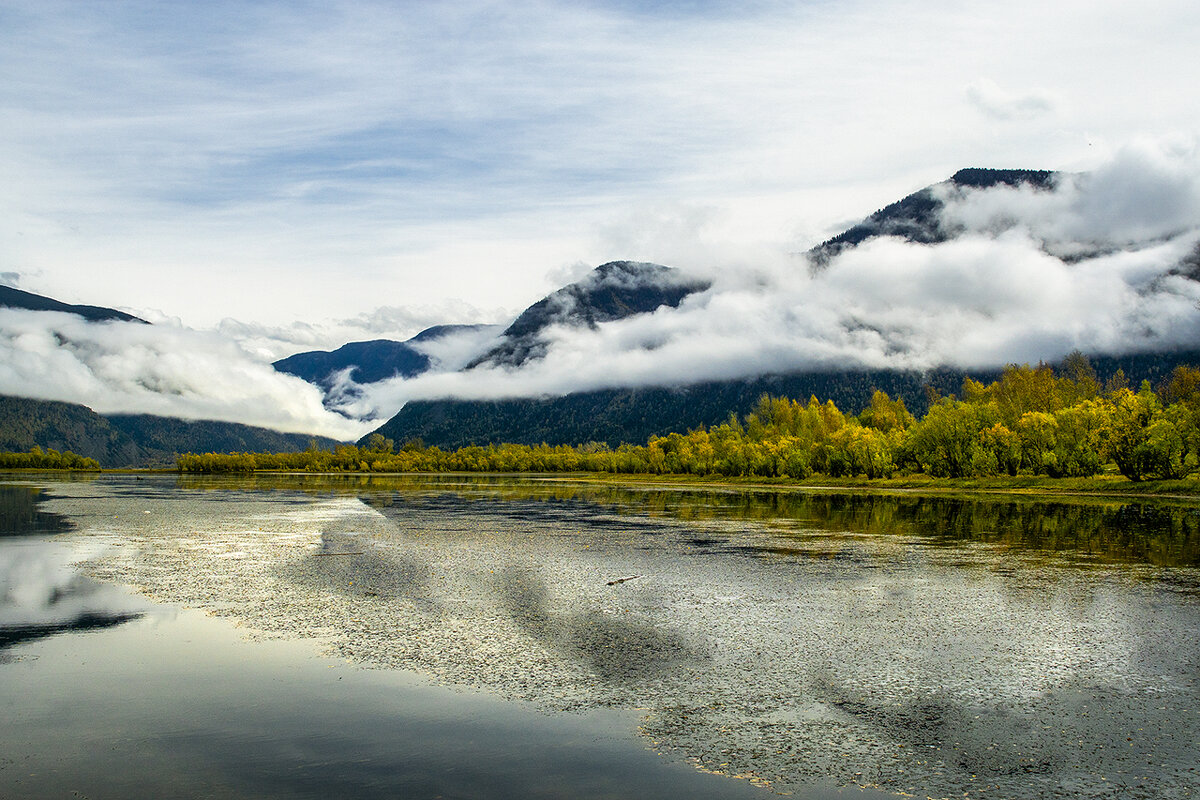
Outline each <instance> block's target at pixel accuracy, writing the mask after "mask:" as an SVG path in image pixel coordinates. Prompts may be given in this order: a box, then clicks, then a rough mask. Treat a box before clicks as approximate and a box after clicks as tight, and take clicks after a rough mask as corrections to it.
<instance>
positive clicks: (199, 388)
mask: <svg viewBox="0 0 1200 800" xmlns="http://www.w3.org/2000/svg"><path fill="white" fill-rule="evenodd" d="M0 394H9V395H17V396H21V397H34V398H39V399H45V400H61V401H65V402H72V403H83V404H85V405H87V406H88V407H90V408H91V409H93V410H94V411H97V412H99V413H101V414H109V413H125V414H138V413H141V414H157V415H160V416H173V417H182V418H184V419H205V420H218V421H226V422H241V423H245V424H248V425H258V426H262V427H267V428H273V429H275V430H280V431H294V432H303V433H313V434H321V435H325V436H330V437H333V438H337V439H348V438H356V437H358V436H361V435H363V434H364V433H366V432H367V430H369V428H370V426H369V424H366V423H362V422H356V421H351V420H347V419H345V418H344V417H342V416H340V415H338V414H334V413H332V412H330V411H328V410H326V409H325V408H324V406H323V405H322V398H321V395H320V392H319V391H318V390H317V389H316V387H314V386H312V385H311V384H308V383H306V382H304V381H302V380H300V379H299V378H293V377H291V376H289V375H283V374H280V373H277V372H275V371H274V370H273V369H271V367H270V365H269V364H264V363H262V362H261V361H259V360H257V359H255V358H253V357H251V356H250V355H249V354H247V352H246V351H245V350H244V349H242V348H241V347H240V346H238V345H237V344H236V343H234V342H233V340H231V339H228V338H225V337H222V336H220V335H217V334H215V333H203V332H199V331H194V330H189V329H186V328H174V327H167V326H162V325H143V324H140V323H125V322H112V323H89V322H87V321H85V320H84V319H83V318H81V317H78V316H75V315H74V314H60V313H52V312H44V311H20V310H14V309H0Z"/></svg>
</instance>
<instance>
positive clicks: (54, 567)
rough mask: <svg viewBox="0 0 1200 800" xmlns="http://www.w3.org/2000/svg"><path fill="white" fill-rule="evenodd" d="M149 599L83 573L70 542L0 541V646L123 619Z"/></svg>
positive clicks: (134, 616) (132, 616)
mask: <svg viewBox="0 0 1200 800" xmlns="http://www.w3.org/2000/svg"><path fill="white" fill-rule="evenodd" d="M144 609H145V604H144V603H142V602H141V601H138V600H135V599H134V598H132V597H130V596H128V595H126V594H124V593H122V592H120V591H119V590H118V589H116V588H115V587H113V586H110V585H108V584H104V583H100V582H98V581H94V580H92V579H90V578H87V577H84V576H83V575H80V574H79V572H78V571H77V569H76V568H75V566H74V556H73V554H72V552H71V551H70V550H68V549H67V548H66V547H64V546H61V545H58V544H54V543H50V542H24V543H14V542H11V541H9V542H2V541H0V651H3V650H7V649H9V648H12V647H15V646H17V645H19V644H23V643H25V642H30V641H35V640H37V639H44V638H46V637H48V636H54V635H56V634H60V633H70V632H73V631H84V630H94V629H98V628H109V627H112V626H114V625H120V624H121V623H123V622H128V621H130V620H133V619H137V618H138V617H140V616H142V614H143V612H144Z"/></svg>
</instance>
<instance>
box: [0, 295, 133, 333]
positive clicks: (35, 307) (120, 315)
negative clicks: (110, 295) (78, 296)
mask: <svg viewBox="0 0 1200 800" xmlns="http://www.w3.org/2000/svg"><path fill="white" fill-rule="evenodd" d="M0 307H3V308H19V309H24V310H27V311H60V312H63V313H67V314H76V315H78V316H81V317H83V318H84V319H86V320H89V321H91V322H141V323H143V324H146V325H149V324H150V323H148V322H146V320H144V319H141V318H139V317H135V316H133V315H132V314H126V313H125V312H124V311H117V310H116V309H114V308H103V307H101V306H78V305H70V304H68V303H61V302H59V301H58V300H54V299H52V298H49V297H43V296H42V295H40V294H33V293H32V292H23V291H21V290H20V289H14V288H12V287H11V286H0Z"/></svg>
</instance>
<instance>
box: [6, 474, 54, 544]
mask: <svg viewBox="0 0 1200 800" xmlns="http://www.w3.org/2000/svg"><path fill="white" fill-rule="evenodd" d="M44 499H45V493H44V492H43V490H41V489H39V488H36V487H33V486H9V485H0V536H31V535H33V536H39V535H44V534H54V533H64V532H66V531H69V530H71V524H70V522H68V521H67V519H66V518H65V517H63V516H61V515H59V514H51V513H48V512H45V511H42V510H41V509H39V508H38V504H39V503H40V502H41V501H42V500H44Z"/></svg>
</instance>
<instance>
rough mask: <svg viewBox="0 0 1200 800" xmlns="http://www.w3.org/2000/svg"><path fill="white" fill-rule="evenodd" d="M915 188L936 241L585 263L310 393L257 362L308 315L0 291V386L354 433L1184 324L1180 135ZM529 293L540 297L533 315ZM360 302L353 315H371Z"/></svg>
mask: <svg viewBox="0 0 1200 800" xmlns="http://www.w3.org/2000/svg"><path fill="white" fill-rule="evenodd" d="M930 192H931V194H932V196H933V197H934V198H936V200H937V201H938V203H939V206H938V207H939V209H940V210H939V211H938V213H937V215H936V218H934V219H933V220H932V221H931V223H930V224H933V225H936V226H937V232H938V237H940V239H938V238H937V237H934V239H933V240H935V243H933V244H920V243H916V242H914V241H911V240H910V239H911V237H909V238H904V237H901V236H875V237H872V238H868V239H866V240H865V241H862V242H861V243H859V244H858V245H857V246H853V247H848V248H846V249H844V250H842V251H840V252H839V253H837V254H835V255H834V256H833V257H831V258H829V259H828V260H827V261H823V262H820V263H816V262H812V261H810V260H809V259H808V258H807V257H805V256H804V255H803V254H794V253H793V254H789V253H784V252H780V251H778V250H777V251H775V252H774V254H773V255H772V256H769V257H768V256H762V255H759V256H758V257H756V259H755V261H754V264H753V266H746V265H745V263H744V261H740V262H739V263H728V262H725V261H723V260H719V259H718V257H716V256H714V260H713V261H712V262H710V263H708V264H707V265H705V266H703V267H696V266H693V267H692V268H691V269H690V270H686V271H683V270H681V271H678V272H673V271H671V270H666V271H664V270H662V268H660V267H655V266H654V265H648V264H642V265H636V264H635V265H633V266H632V267H630V268H631V269H633V268H634V267H637V268H639V269H643V270H644V272H642V273H639V272H637V271H636V270H635V271H634V272H631V273H630V275H633V276H635V277H636V276H638V275H641V276H642V277H637V280H638V281H640V280H651V281H653V280H663V281H666V283H665V284H664V286H663V287H658V288H654V287H641V286H640V285H639V284H637V281H634V284H632V285H631V286H628V287H626V286H624V285H623V284H619V285H613V286H611V287H607V284H606V283H604V281H605V280H607V281H609V282H611V280H612V278H611V276H609V277H608V278H604V279H603V280H600V279H599V278H598V277H597V276H599V275H600V274H601V273H602V272H604V271H605V269H610V270H611V268H612V267H613V265H606V268H605V269H598V270H596V271H595V272H592V273H589V274H587V275H585V276H584V277H583V278H582V280H581V281H579V282H577V283H575V284H572V286H573V287H575V288H571V287H567V288H566V289H564V290H561V291H560V292H557V293H555V294H554V295H551V296H549V297H548V298H547V299H546V300H544V301H542V302H541V303H540V304H534V306H532V307H531V309H530V310H529V311H527V312H526V313H525V314H523V315H522V316H521V317H520V320H525V321H526V322H529V320H532V319H534V318H535V317H536V318H537V319H541V320H542V321H541V323H539V325H540V327H539V325H534V326H532V327H530V325H528V324H526V325H525V327H522V329H521V331H519V332H518V333H519V334H520V336H521V337H523V338H521V339H520V341H519V342H518V344H519V347H516V348H514V347H513V346H512V345H513V342H514V341H516V339H515V338H514V337H515V336H516V334H513V336H509V337H508V338H507V339H506V338H502V337H501V336H500V333H499V332H500V331H501V330H503V326H497V327H492V328H483V329H474V330H469V331H462V332H459V333H456V334H454V335H448V336H445V337H443V338H434V339H430V340H428V341H414V342H413V343H412V344H413V346H414V347H416V348H417V349H418V350H420V351H421V352H423V353H424V354H425V355H427V356H428V357H429V358H430V360H431V362H432V368H431V369H430V370H429V371H428V372H426V373H424V374H421V375H418V376H417V377H412V378H408V379H402V378H393V379H389V380H383V381H378V382H375V383H366V384H358V383H355V382H354V381H353V380H351V379H350V373H351V370H346V371H345V372H344V374H340V375H338V376H335V379H334V380H332V381H329V382H327V383H328V385H329V387H330V388H329V391H328V392H327V393H323V392H322V391H321V389H319V388H318V387H317V386H315V385H313V384H310V383H307V382H305V381H303V380H300V379H299V378H295V377H292V376H289V375H284V374H281V373H279V372H276V371H275V370H274V369H272V367H271V365H270V362H271V361H272V360H274V359H275V358H277V357H278V355H279V350H280V348H285V349H286V348H287V347H292V348H295V347H296V345H297V344H298V343H300V342H302V341H303V340H304V339H305V337H311V338H312V339H313V340H314V341H316V340H319V339H321V338H322V337H327V336H328V331H325V330H322V329H320V328H318V327H317V326H312V325H307V324H306V323H297V325H295V326H292V327H291V328H279V329H271V328H268V327H264V326H261V325H254V324H246V323H239V322H236V321H234V320H226V321H225V322H223V323H222V324H221V326H219V328H217V329H214V330H210V331H197V330H192V329H188V328H185V327H183V326H181V325H180V324H178V322H175V323H172V322H171V321H169V320H160V319H155V320H152V321H153V322H155V323H156V324H153V325H144V324H134V323H103V324H95V323H88V322H86V321H84V320H83V319H82V318H80V317H77V316H74V315H72V314H63V313H53V312H33V311H21V310H15V309H0V393H5V394H15V395H21V396H30V397H37V398H40V399H51V400H64V401H70V402H77V403H83V404H85V405H88V406H90V407H91V408H93V409H94V410H96V411H98V412H101V413H148V414H157V415H163V416H176V417H182V418H185V419H212V420H222V421H234V422H242V423H246V424H251V425H258V426H262V427H267V428H273V429H275V430H281V431H301V432H307V433H314V434H322V435H326V436H331V437H335V438H343V439H351V438H357V437H359V436H362V435H363V434H365V433H366V432H369V430H370V429H371V428H372V427H373V425H375V424H377V423H378V422H380V421H382V420H384V419H386V418H388V417H390V416H391V415H393V414H394V413H395V412H396V411H397V410H399V408H400V407H401V406H402V405H403V404H404V403H406V402H408V401H409V400H414V399H436V398H447V397H455V398H463V399H489V398H497V399H498V398H512V397H536V396H545V395H561V394H566V393H571V392H577V391H587V390H593V389H601V388H613V387H641V386H673V385H684V384H690V383H696V382H700V381H708V380H720V379H736V378H745V377H751V376H755V375H761V374H767V373H779V372H798V371H805V370H828V369H853V368H866V369H904V370H925V369H930V368H933V367H938V366H954V367H963V368H972V367H994V366H999V365H1003V364H1006V363H1012V362H1017V363H1020V362H1037V361H1038V360H1041V359H1057V358H1061V357H1062V356H1063V355H1065V354H1066V353H1069V352H1070V351H1072V350H1075V349H1079V350H1082V351H1084V352H1085V353H1106V354H1123V353H1131V352H1139V351H1163V350H1170V349H1177V348H1184V347H1193V348H1194V347H1195V346H1196V343H1197V342H1198V341H1200V311H1198V304H1200V154H1198V152H1197V147H1196V143H1195V142H1194V141H1182V142H1180V141H1175V142H1167V143H1165V144H1164V143H1162V142H1159V143H1154V144H1145V143H1143V144H1137V145H1131V146H1128V147H1126V148H1124V149H1123V150H1121V151H1119V152H1118V153H1117V154H1116V155H1115V156H1114V157H1113V158H1112V159H1110V160H1109V161H1108V162H1107V163H1105V164H1104V165H1102V166H1101V167H1100V168H1098V169H1096V170H1094V171H1090V172H1087V173H1080V174H1070V173H1059V174H1057V175H1055V176H1054V180H1053V181H1052V182H1051V184H1050V185H1049V186H1047V185H1040V184H1029V183H1020V182H1018V183H1016V185H1008V184H1004V183H1001V184H998V185H995V186H991V187H988V188H977V187H973V186H971V185H966V184H962V183H956V182H954V181H947V182H943V183H940V184H935V185H934V186H933V187H932V188H931V189H930ZM943 239H944V241H943ZM718 252H725V251H724V250H723V249H722V248H719V247H718V248H715V249H714V253H718ZM622 263H625V262H622ZM614 274H617V276H618V277H620V276H621V275H623V274H624V273H620V272H619V271H618V272H617V273H614ZM646 276H650V277H646ZM654 276H658V277H654ZM598 280H599V281H600V282H599V284H597V285H598V286H601V287H607V289H608V290H612V291H617V294H612V295H609V294H605V295H604V297H606V298H607V301H606V302H609V303H615V305H613V306H612V309H610V311H611V312H612V313H609V312H605V313H602V314H599V315H597V314H596V313H595V309H589V308H585V307H580V308H576V307H575V305H573V303H575V302H576V301H578V302H581V303H582V302H583V301H584V299H586V298H587V297H590V295H588V294H587V291H591V290H594V289H596V286H592V284H593V283H596V282H597V281H598ZM631 280H632V278H631ZM668 286H673V287H680V286H687V287H688V288H687V290H686V291H677V292H675V293H674V294H671V295H670V297H671V299H670V302H669V304H665V305H659V304H660V303H662V302H666V301H660V300H655V301H652V302H650V304H649V305H647V306H645V307H647V308H654V307H655V306H656V305H659V307H658V308H657V309H656V310H653V311H651V312H649V313H633V314H631V315H626V312H627V311H629V309H628V308H627V307H625V306H623V305H622V304H623V303H624V302H625V300H626V299H628V298H625V297H624V296H623V295H620V292H619V291H618V290H621V289H629V290H636V291H641V289H642V288H648V290H649V291H650V292H651V295H653V294H654V292H658V291H663V290H665V289H666V288H667V287H668ZM588 287H591V288H590V289H589V288H588ZM585 290H586V291H585ZM606 291H607V290H606ZM363 294H364V296H369V295H370V287H369V286H366V285H364V286H363ZM597 297H599V295H597ZM664 297H665V295H664ZM567 300H570V301H571V302H570V303H568V302H566V301H567ZM588 302H593V301H592V300H589V301H588ZM585 305H586V304H585ZM446 308H447V310H448V312H455V313H459V312H462V311H463V309H461V308H455V307H451V306H447V307H446ZM539 308H541V309H542V311H545V312H546V313H544V314H541V315H540V316H539V315H537V314H534V315H533V316H530V314H531V312H532V311H533V310H535V309H539ZM622 308H624V309H625V311H621V310H620V309H622ZM635 310H640V309H635ZM551 311H553V312H554V313H549V312H551ZM428 313H429V309H420V308H418V309H416V310H413V311H406V310H405V309H404V308H403V307H397V308H396V309H395V310H394V311H387V312H385V313H382V314H381V316H380V320H379V321H378V322H377V324H381V325H389V324H400V325H404V324H413V323H414V322H416V321H418V320H419V321H420V322H422V323H423V322H425V321H433V320H429V319H427V317H428ZM368 316H370V315H366V316H364V317H363V319H360V320H357V322H356V324H359V325H367V324H375V323H369V321H368V320H367V317H368ZM385 318H386V319H385ZM543 318H544V319H543ZM389 320H390V321H391V322H389ZM436 321H438V322H494V321H495V320H494V319H492V320H486V319H485V320H470V319H461V318H459V319H441V320H436ZM344 322H346V323H347V324H349V323H351V322H355V321H354V320H345V321H344ZM351 327H353V326H351ZM514 327H521V326H520V325H517V326H514ZM525 328H529V330H525ZM510 333H513V331H512V329H510ZM289 337H290V338H291V340H292V341H290V342H289V341H287V340H288V339H289ZM376 338H377V337H376ZM497 353H500V354H505V353H508V354H509V355H512V354H513V353H517V354H518V355H521V357H520V358H517V357H515V356H513V357H506V358H500V357H495V354H497Z"/></svg>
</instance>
